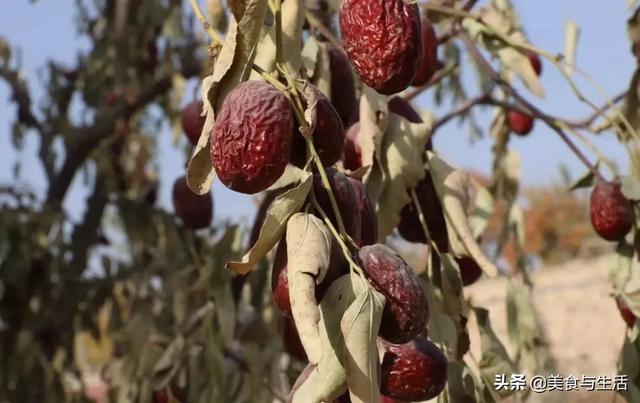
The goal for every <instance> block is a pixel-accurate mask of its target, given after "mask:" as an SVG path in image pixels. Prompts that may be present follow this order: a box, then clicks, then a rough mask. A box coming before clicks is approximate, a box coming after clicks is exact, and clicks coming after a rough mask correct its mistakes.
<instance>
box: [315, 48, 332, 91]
mask: <svg viewBox="0 0 640 403" xmlns="http://www.w3.org/2000/svg"><path fill="white" fill-rule="evenodd" d="M330 66H331V64H330V56H329V45H327V44H326V43H324V42H320V43H319V49H318V59H317V62H316V66H315V73H314V75H313V79H312V82H313V83H314V84H315V85H316V87H318V89H319V90H320V91H322V93H323V94H325V95H326V96H327V98H329V99H331V67H330Z"/></svg>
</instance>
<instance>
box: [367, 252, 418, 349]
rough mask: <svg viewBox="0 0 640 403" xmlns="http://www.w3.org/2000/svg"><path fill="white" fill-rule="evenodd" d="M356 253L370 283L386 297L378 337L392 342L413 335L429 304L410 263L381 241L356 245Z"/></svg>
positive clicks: (414, 335) (409, 338)
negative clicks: (359, 246) (358, 246)
mask: <svg viewBox="0 0 640 403" xmlns="http://www.w3.org/2000/svg"><path fill="white" fill-rule="evenodd" d="M358 257H359V259H360V261H361V263H362V269H363V270H364V272H365V275H366V276H367V278H368V279H369V282H370V283H371V285H372V286H373V287H374V288H375V289H376V290H377V291H378V292H380V293H382V294H383V295H384V296H385V298H386V303H385V306H384V311H383V312H382V321H381V323H380V332H379V334H380V337H382V338H383V339H385V340H387V341H389V342H392V343H406V342H408V341H410V340H411V339H413V338H414V337H416V336H417V335H418V334H419V333H420V332H421V331H422V329H423V328H424V325H425V323H426V322H427V320H428V317H429V305H428V302H427V298H426V296H425V293H424V290H423V289H422V285H421V284H420V281H419V280H418V278H417V277H416V275H415V273H414V272H413V270H412V269H411V267H409V265H408V264H407V263H406V262H405V261H404V260H403V259H402V258H401V257H400V255H398V254H397V253H396V252H395V251H394V250H393V249H391V248H389V247H387V246H385V245H382V244H375V245H371V246H364V247H362V248H360V251H359V252H358Z"/></svg>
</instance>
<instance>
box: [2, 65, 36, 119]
mask: <svg viewBox="0 0 640 403" xmlns="http://www.w3.org/2000/svg"><path fill="white" fill-rule="evenodd" d="M0 77H2V78H4V79H5V81H6V82H7V83H8V84H9V87H11V92H12V99H13V101H14V102H15V103H16V105H17V106H18V119H19V120H20V122H22V123H23V124H25V125H26V126H28V127H31V128H34V129H36V130H38V131H39V132H42V124H41V123H40V121H39V120H38V118H36V116H35V115H34V114H33V112H32V111H31V95H30V94H29V89H28V88H27V83H26V82H24V80H22V79H21V78H20V74H19V73H18V71H17V70H13V69H10V68H9V67H8V66H6V65H0Z"/></svg>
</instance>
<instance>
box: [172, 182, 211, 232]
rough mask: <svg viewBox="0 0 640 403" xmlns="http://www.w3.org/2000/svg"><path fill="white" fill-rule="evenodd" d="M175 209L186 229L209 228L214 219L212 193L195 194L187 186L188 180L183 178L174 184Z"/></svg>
mask: <svg viewBox="0 0 640 403" xmlns="http://www.w3.org/2000/svg"><path fill="white" fill-rule="evenodd" d="M173 209H174V210H175V213H176V216H178V217H179V218H180V219H181V220H182V224H183V225H184V226H185V228H188V229H191V230H197V229H202V228H207V227H208V226H209V225H210V224H211V220H212V219H213V198H212V197H211V194H210V193H207V194H204V195H197V194H195V193H193V192H192V191H191V189H189V186H187V178H186V177H184V176H183V177H181V178H178V179H176V181H175V183H174V184H173Z"/></svg>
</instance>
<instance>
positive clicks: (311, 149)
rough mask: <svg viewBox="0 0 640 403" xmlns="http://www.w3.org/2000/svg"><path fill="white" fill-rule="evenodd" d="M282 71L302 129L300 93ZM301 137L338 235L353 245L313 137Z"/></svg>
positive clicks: (289, 77)
mask: <svg viewBox="0 0 640 403" xmlns="http://www.w3.org/2000/svg"><path fill="white" fill-rule="evenodd" d="M283 69H284V70H285V76H286V78H287V82H289V87H290V90H291V95H292V97H291V98H290V99H291V100H292V102H293V109H294V112H295V115H296V118H297V119H298V123H299V124H300V127H303V128H304V127H308V126H309V124H308V123H307V121H306V119H305V117H304V108H303V107H302V102H301V101H300V92H299V91H298V88H297V87H296V82H295V80H294V79H293V78H292V77H291V75H290V74H288V69H287V66H286V65H283ZM303 137H304V139H305V142H306V143H307V151H308V152H309V154H310V155H311V158H312V159H313V161H314V163H315V165H316V168H317V169H318V172H319V173H320V178H321V179H322V186H323V187H324V188H325V190H326V191H327V194H328V195H329V201H330V202H331V208H332V209H333V214H334V215H335V217H336V221H337V222H338V229H339V230H340V233H341V234H343V237H344V238H345V239H347V240H348V242H349V243H350V244H352V245H355V242H354V241H353V239H351V237H350V236H349V234H347V232H346V230H345V227H344V221H343V220H342V215H341V214H340V210H339V209H338V203H337V202H336V198H335V196H334V194H333V190H332V189H331V184H330V183H329V179H328V178H327V172H326V171H325V169H324V166H322V161H321V160H320V156H319V155H318V152H317V151H316V148H315V146H314V145H313V136H312V135H310V136H303Z"/></svg>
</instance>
